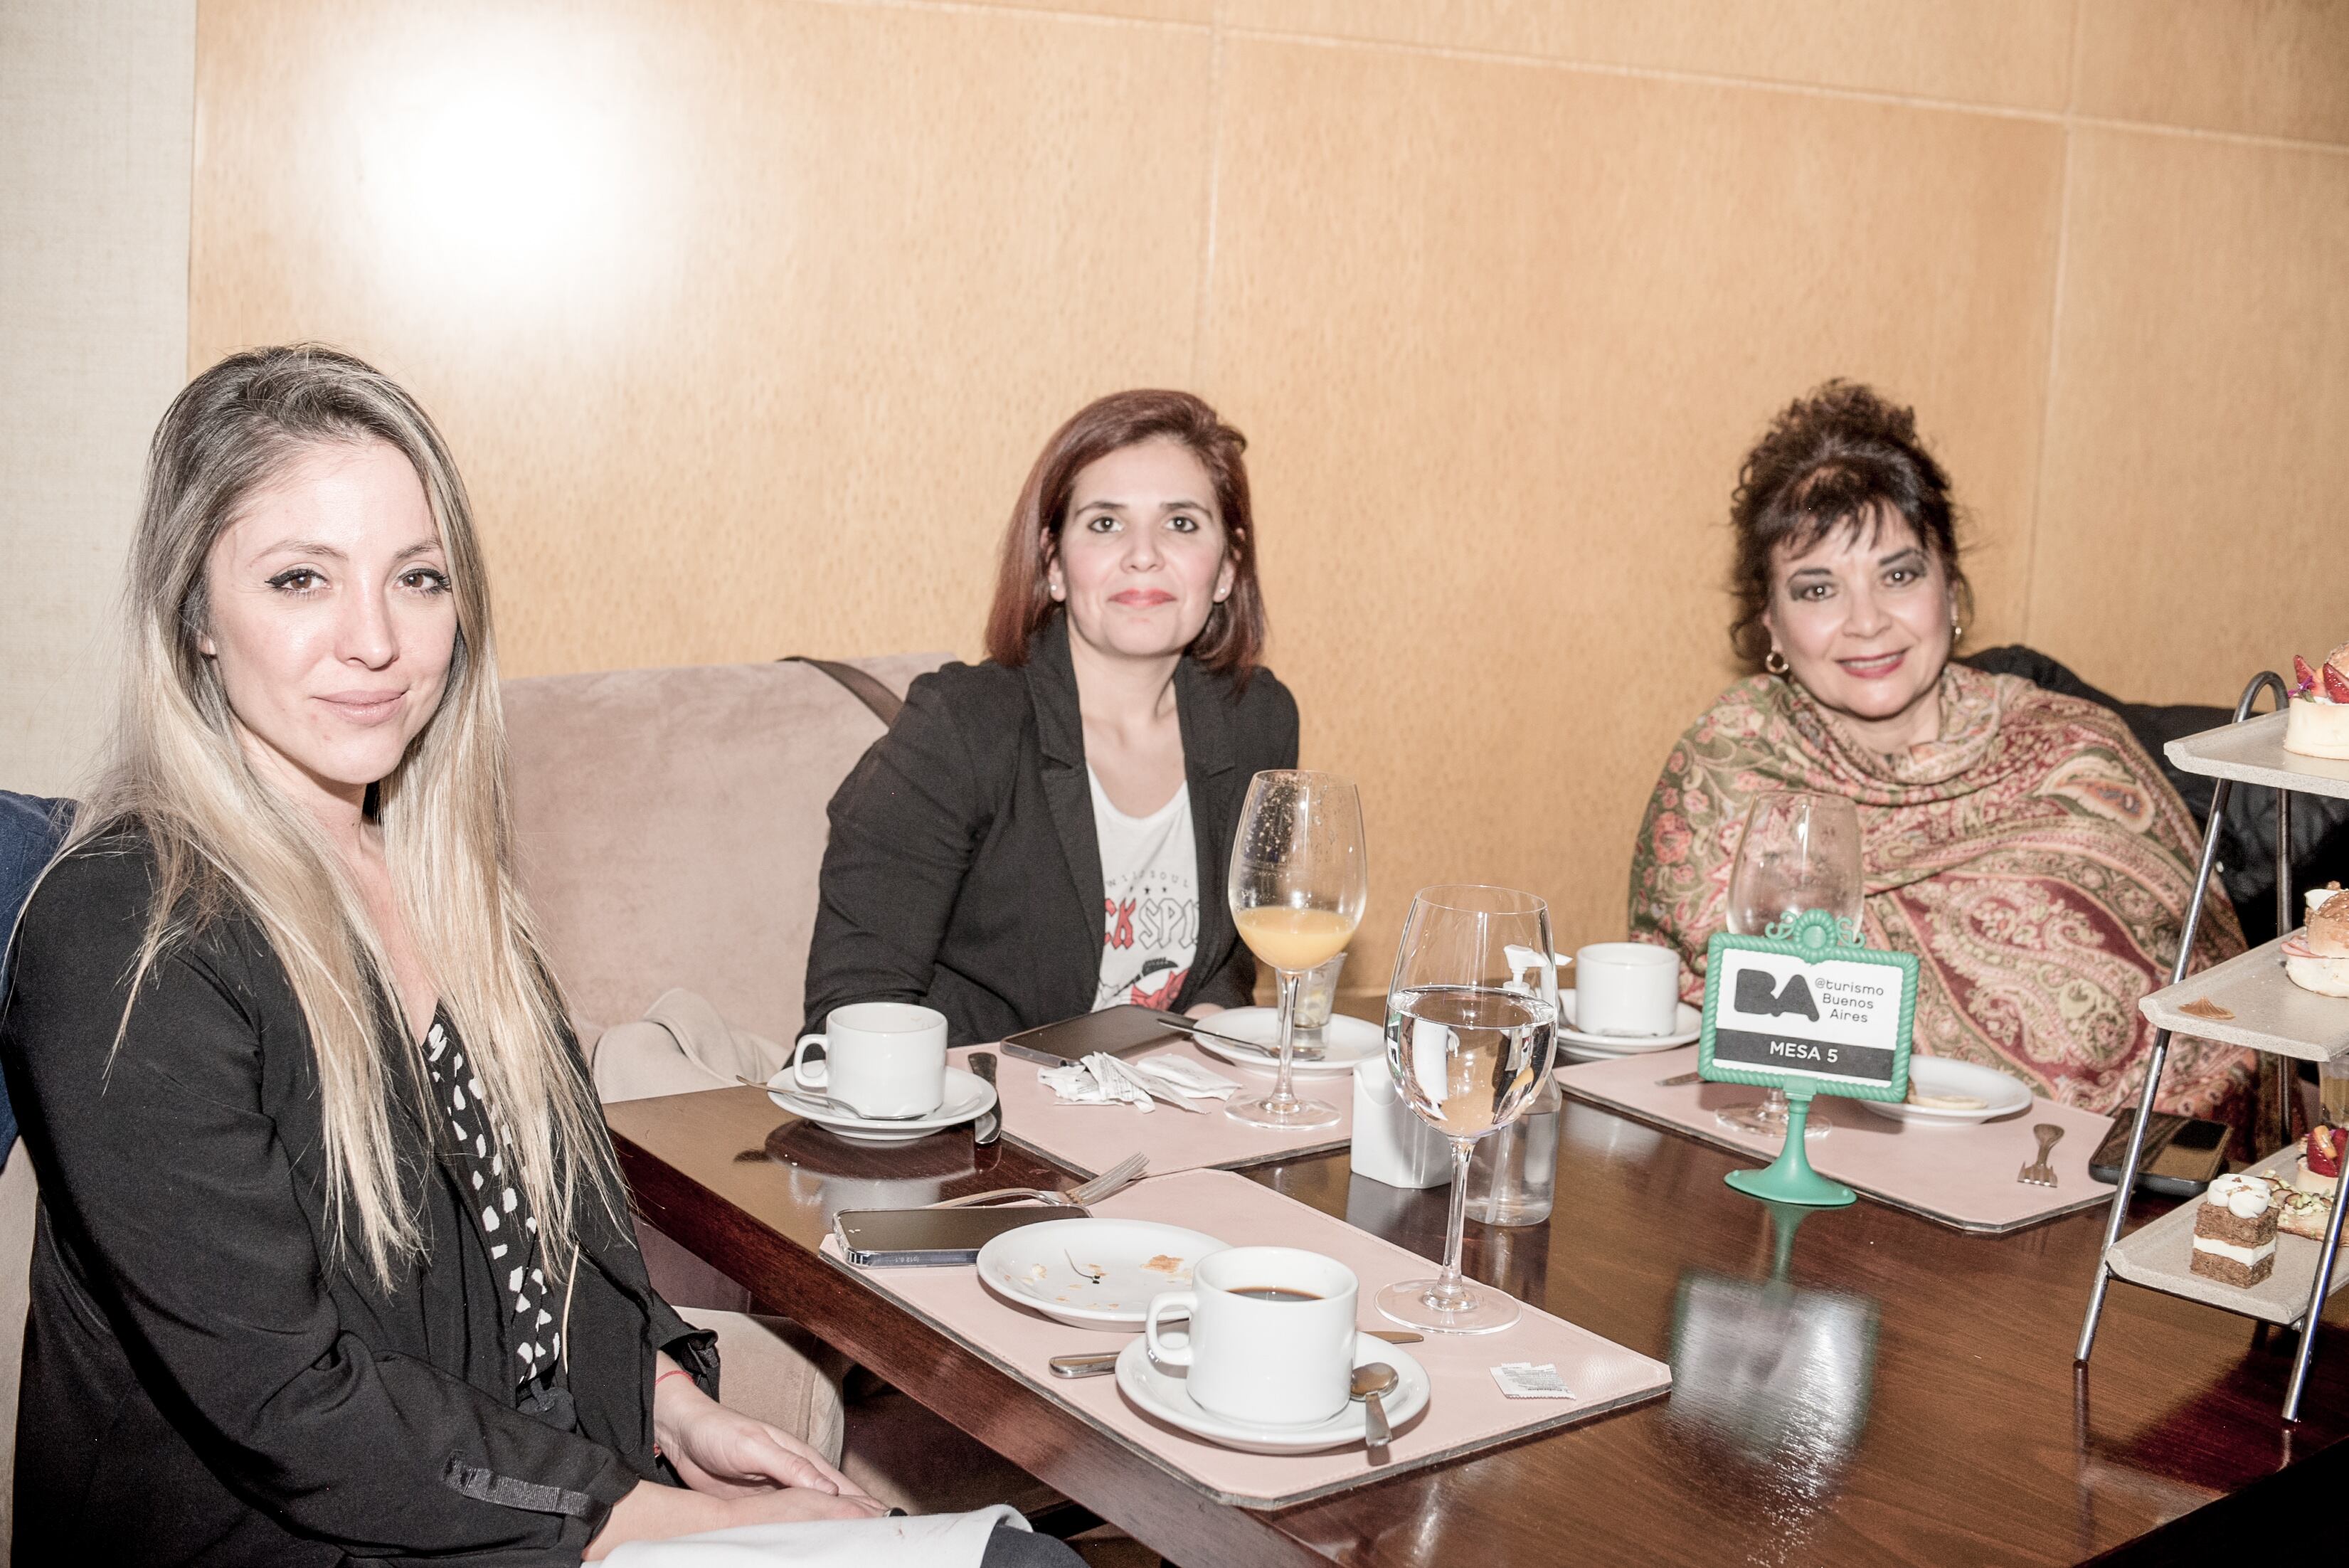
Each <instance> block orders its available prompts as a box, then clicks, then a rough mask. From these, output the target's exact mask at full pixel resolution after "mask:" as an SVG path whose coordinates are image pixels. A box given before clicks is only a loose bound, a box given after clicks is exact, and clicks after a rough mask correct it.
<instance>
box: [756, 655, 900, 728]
mask: <svg viewBox="0 0 2349 1568" xmlns="http://www.w3.org/2000/svg"><path fill="white" fill-rule="evenodd" d="M775 662H776V663H778V664H804V665H806V666H807V667H808V668H809V669H811V670H823V672H824V673H825V674H826V675H829V676H831V677H832V678H833V680H837V681H838V682H840V684H841V685H842V686H843V687H844V688H845V689H846V690H847V691H848V694H849V695H850V696H852V697H854V698H855V699H856V700H857V701H859V702H862V703H864V706H865V707H866V708H868V709H869V710H871V711H872V713H873V716H874V718H876V719H878V720H880V721H881V725H882V728H884V729H886V728H888V727H889V726H890V725H892V724H894V723H895V722H897V711H898V710H899V709H901V708H903V707H905V699H904V698H903V697H900V696H898V695H897V694H896V693H895V691H890V690H889V688H888V686H887V685H886V684H885V682H883V681H882V680H881V679H880V678H879V677H877V676H875V675H874V674H872V673H871V672H870V671H868V670H859V669H857V668H856V666H854V664H843V663H841V662H840V661H839V660H838V659H810V658H809V657H808V656H807V655H806V654H804V653H788V654H785V655H784V656H783V657H782V658H781V659H777V660H775Z"/></svg>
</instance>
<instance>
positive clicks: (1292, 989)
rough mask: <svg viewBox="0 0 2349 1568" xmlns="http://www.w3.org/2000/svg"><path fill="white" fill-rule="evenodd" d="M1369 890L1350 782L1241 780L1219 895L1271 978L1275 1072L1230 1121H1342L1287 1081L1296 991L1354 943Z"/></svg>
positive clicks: (1356, 798) (1280, 777)
mask: <svg viewBox="0 0 2349 1568" xmlns="http://www.w3.org/2000/svg"><path fill="white" fill-rule="evenodd" d="M1370 895H1371V871H1370V859H1369V857H1368V854H1367V852H1366V851H1365V850H1364V848H1363V846H1362V802H1361V795H1360V794H1358V793H1356V791H1355V789H1354V785H1353V782H1352V781H1351V780H1350V779H1342V778H1340V777H1339V776H1338V775H1337V774H1317V773H1305V772H1300V771H1298V770H1295V769H1288V770H1278V771H1272V772H1267V773H1260V774H1257V775H1256V777H1254V778H1253V779H1250V780H1249V781H1248V792H1247V802H1246V803H1245V804H1244V805H1241V807H1240V824H1239V831H1238V833H1237V835H1236V836H1234V838H1233V840H1232V866H1231V875H1230V876H1229V877H1227V878H1226V888H1225V897H1226V899H1227V900H1228V901H1229V903H1230V905H1231V911H1232V924H1233V925H1234V926H1235V927H1236V928H1237V929H1238V930H1239V934H1240V940H1242V941H1244V942H1246V943H1247V945H1248V950H1249V951H1251V952H1253V953H1255V954H1256V956H1257V958H1258V959H1261V960H1262V961H1264V962H1265V963H1266V964H1268V965H1269V966H1270V967H1271V970H1272V972H1273V974H1274V976H1275V977H1276V979H1278V981H1279V985H1280V1048H1279V1049H1280V1071H1279V1075H1278V1077H1277V1078H1275V1079H1274V1081H1273V1085H1272V1093H1270V1094H1269V1095H1266V1096H1263V1097H1262V1098H1260V1099H1253V1100H1246V1101H1237V1102H1235V1103H1233V1104H1232V1105H1229V1106H1226V1107H1225V1109H1224V1114H1225V1115H1226V1116H1229V1117H1231V1118H1232V1119H1233V1120H1234V1121H1237V1122H1246V1123H1247V1125H1248V1126H1250V1127H1278V1128H1281V1129H1283V1130H1286V1129H1289V1128H1295V1127H1335V1126H1336V1125H1337V1124H1338V1122H1339V1121H1340V1119H1341V1117H1340V1115H1339V1111H1338V1108H1337V1107H1336V1106H1327V1105H1323V1104H1322V1103H1321V1102H1320V1101H1319V1100H1308V1099H1301V1098H1299V1096H1298V1094H1297V1091H1296V1090H1295V1089H1294V1088H1293V1087H1291V1085H1290V1082H1289V1054H1290V1052H1291V1051H1292V1049H1293V1048H1294V1046H1295V1044H1296V1038H1297V992H1298V986H1299V982H1300V981H1303V980H1304V978H1305V976H1306V975H1307V973H1308V972H1309V971H1312V970H1314V969H1317V968H1319V966H1320V965H1322V964H1324V963H1327V962H1329V961H1330V960H1331V959H1333V958H1335V957H1337V956H1338V954H1339V953H1340V952H1341V951H1343V950H1345V946H1346V944H1347V943H1348V942H1350V941H1351V940H1353V937H1354V928H1355V927H1356V926H1358V925H1360V924H1361V919H1362V909H1363V906H1364V905H1365V904H1367V903H1368V902H1369V901H1370Z"/></svg>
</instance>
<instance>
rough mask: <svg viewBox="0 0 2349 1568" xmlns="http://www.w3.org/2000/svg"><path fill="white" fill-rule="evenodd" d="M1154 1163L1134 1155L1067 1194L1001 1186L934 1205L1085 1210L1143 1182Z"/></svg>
mask: <svg viewBox="0 0 2349 1568" xmlns="http://www.w3.org/2000/svg"><path fill="white" fill-rule="evenodd" d="M1149 1164H1150V1157H1149V1156H1147V1155H1141V1154H1130V1155H1127V1156H1126V1157H1125V1158H1123V1159H1121V1160H1119V1161H1118V1162H1117V1163H1116V1164H1115V1165H1112V1166H1111V1167H1110V1168H1108V1169H1107V1170H1104V1171H1102V1173H1101V1174H1100V1175H1099V1176H1096V1177H1094V1178H1093V1179H1092V1180H1091V1181H1087V1182H1083V1183H1081V1184H1080V1185H1078V1186H1075V1187H1071V1188H1070V1189H1068V1190H1067V1191H1066V1192H1052V1191H1049V1190H1047V1189H1043V1188H1040V1187H999V1188H998V1189H995V1190H994V1191H992V1192H973V1193H971V1194H969V1195H968V1196H967V1197H963V1198H949V1199H946V1201H944V1202H942V1203H933V1204H931V1205H930V1207H931V1208H933V1209H970V1208H975V1207H977V1206H978V1205H979V1204H981V1203H1013V1202H1022V1203H1044V1204H1050V1205H1051V1206H1052V1207H1053V1208H1056V1209H1068V1208H1077V1209H1081V1208H1083V1207H1085V1206H1086V1205H1087V1204H1089V1203H1098V1202H1100V1201H1101V1200H1102V1199H1104V1198H1107V1197H1108V1196H1109V1195H1110V1194H1111V1193H1112V1192H1120V1191H1123V1189H1126V1188H1128V1187H1131V1186H1133V1183H1134V1182H1135V1181H1136V1180H1137V1179H1140V1177H1141V1175H1142V1172H1143V1169H1144V1168H1146V1167H1147V1166H1148V1165H1149Z"/></svg>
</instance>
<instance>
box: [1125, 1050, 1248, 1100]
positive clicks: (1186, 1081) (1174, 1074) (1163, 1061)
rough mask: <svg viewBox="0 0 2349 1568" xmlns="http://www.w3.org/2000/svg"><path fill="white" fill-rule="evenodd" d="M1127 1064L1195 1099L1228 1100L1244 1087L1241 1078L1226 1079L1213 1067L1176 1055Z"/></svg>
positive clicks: (1166, 1086)
mask: <svg viewBox="0 0 2349 1568" xmlns="http://www.w3.org/2000/svg"><path fill="white" fill-rule="evenodd" d="M1123 1065H1124V1066H1126V1067H1128V1068H1130V1069H1131V1070H1133V1071H1134V1072H1136V1073H1140V1074H1142V1075H1144V1076H1145V1077H1148V1078H1152V1079H1154V1080H1155V1081H1156V1082H1157V1083H1158V1085H1160V1086H1161V1087H1163V1088H1168V1089H1172V1090H1174V1092H1175V1093H1176V1094H1178V1095H1182V1096H1186V1097H1188V1098H1190V1099H1194V1100H1228V1099H1230V1098H1231V1097H1232V1096H1234V1095H1237V1094H1238V1093H1239V1092H1240V1088H1241V1084H1240V1081H1239V1080H1238V1079H1237V1078H1226V1077H1225V1076H1224V1075H1222V1074H1221V1073H1218V1072H1216V1070H1215V1069H1214V1068H1213V1067H1209V1066H1206V1065H1204V1064H1201V1063H1197V1062H1194V1061H1192V1060H1191V1059H1190V1058H1189V1057H1188V1056H1177V1055H1174V1054H1172V1053H1169V1054H1166V1055H1164V1056H1144V1057H1143V1059H1142V1060H1141V1061H1139V1062H1127V1063H1124V1064H1123Z"/></svg>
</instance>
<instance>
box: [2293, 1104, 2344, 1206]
mask: <svg viewBox="0 0 2349 1568" xmlns="http://www.w3.org/2000/svg"><path fill="white" fill-rule="evenodd" d="M2344 1149H2349V1127H2326V1126H2324V1125H2323V1123H2321V1122H2320V1123H2318V1124H2317V1125H2316V1126H2315V1127H2311V1128H2309V1129H2308V1137H2307V1139H2306V1140H2305V1141H2304V1143H2303V1144H2302V1147H2301V1154H2300V1165H2299V1167H2298V1168H2297V1169H2295V1170H2294V1171H2293V1172H2292V1185H2293V1186H2294V1187H2296V1188H2298V1189H2300V1190H2301V1191H2302V1192H2318V1193H2323V1195H2324V1196H2326V1197H2328V1198H2329V1197H2331V1196H2332V1195H2333V1193H2334V1192H2335V1191H2337V1190H2339V1189H2340V1186H2341V1156H2342V1153H2343V1151H2344Z"/></svg>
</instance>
